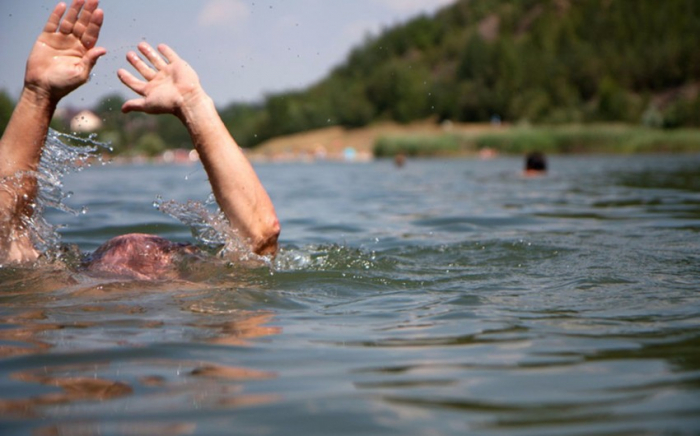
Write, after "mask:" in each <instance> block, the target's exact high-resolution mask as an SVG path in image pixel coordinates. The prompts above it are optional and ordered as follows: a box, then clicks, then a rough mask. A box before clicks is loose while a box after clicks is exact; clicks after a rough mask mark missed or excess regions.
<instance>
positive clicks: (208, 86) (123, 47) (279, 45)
mask: <svg viewBox="0 0 700 436" xmlns="http://www.w3.org/2000/svg"><path fill="white" fill-rule="evenodd" d="M69 2H70V0H68V3H69ZM453 2H454V0H197V1H195V0H102V1H101V2H100V7H101V8H102V9H103V10H104V12H105V21H104V25H103V26H102V32H101V33H100V40H99V41H98V45H100V46H102V47H105V48H106V49H107V54H106V55H105V56H104V57H102V58H101V59H100V60H99V61H98V64H97V66H96V67H95V69H94V70H93V77H92V79H91V80H90V82H89V83H87V84H86V85H84V86H82V87H81V88H80V89H78V90H77V91H75V92H73V93H72V94H71V95H69V96H68V97H67V98H65V99H64V101H63V102H62V105H67V106H72V107H77V108H84V107H86V108H89V107H92V106H94V105H95V103H97V102H98V101H100V99H102V98H104V97H105V96H107V95H109V94H114V93H119V94H121V95H122V96H124V97H125V98H131V97H133V96H134V95H133V93H131V91H129V90H128V89H126V88H125V87H124V85H122V84H121V82H119V80H118V79H117V77H116V71H117V69H119V68H131V67H130V66H128V64H127V63H126V60H125V58H126V53H127V52H128V51H129V50H135V48H136V44H138V43H139V42H140V41H142V40H145V41H148V42H149V43H151V44H152V45H154V46H155V45H156V44H158V43H166V44H168V45H170V46H171V47H173V48H174V49H175V51H177V52H178V54H179V55H180V56H181V57H182V58H184V59H185V60H187V61H188V62H189V63H190V64H191V65H192V66H193V67H194V68H195V70H196V71H197V72H198V74H199V77H200V81H201V82H202V85H203V87H204V89H205V90H206V91H207V92H208V93H209V95H210V96H211V97H212V98H213V99H214V102H215V103H216V104H217V106H220V107H221V106H225V105H227V104H229V103H232V102H255V101H262V100H263V99H264V97H265V96H266V95H268V94H271V93H277V92H281V91H287V90H292V89H303V88H305V87H307V86H309V85H311V84H313V83H315V82H317V81H319V80H321V79H322V78H324V77H325V76H326V75H327V74H328V73H329V72H330V71H331V69H332V68H333V67H335V66H337V65H340V64H341V63H342V62H343V61H344V60H345V59H346V58H347V55H348V53H349V52H350V50H351V49H352V48H353V47H356V46H358V45H360V44H362V42H363V41H364V40H365V38H367V36H369V35H372V36H376V35H378V34H379V33H380V32H381V30H382V29H385V28H388V27H391V26H394V25H396V24H400V23H403V22H406V21H407V20H409V19H410V18H412V17H415V16H417V15H419V14H422V13H426V14H432V13H434V12H435V11H437V10H438V9H440V8H442V7H444V6H446V5H448V4H451V3H453ZM56 3H57V1H56V0H21V1H20V0H0V47H1V48H0V89H4V90H5V91H7V92H9V93H10V95H11V96H12V97H13V98H15V99H16V98H17V97H18V96H19V93H20V91H21V87H22V81H23V77H24V66H25V62H26V58H27V55H28V54H29V51H30V49H31V47H32V45H33V43H34V41H35V39H36V37H37V35H38V34H39V32H40V31H41V29H42V28H43V26H44V24H45V22H46V20H47V18H48V17H49V15H50V13H51V11H52V10H53V7H54V6H55V5H56Z"/></svg>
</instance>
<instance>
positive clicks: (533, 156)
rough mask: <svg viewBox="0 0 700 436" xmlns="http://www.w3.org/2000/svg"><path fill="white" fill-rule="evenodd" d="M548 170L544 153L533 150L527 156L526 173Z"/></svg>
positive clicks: (538, 172) (539, 172)
mask: <svg viewBox="0 0 700 436" xmlns="http://www.w3.org/2000/svg"><path fill="white" fill-rule="evenodd" d="M546 171H547V158H546V157H545V155H544V153H540V152H539V151H533V152H532V153H528V155H527V156H525V174H541V173H544V172H546Z"/></svg>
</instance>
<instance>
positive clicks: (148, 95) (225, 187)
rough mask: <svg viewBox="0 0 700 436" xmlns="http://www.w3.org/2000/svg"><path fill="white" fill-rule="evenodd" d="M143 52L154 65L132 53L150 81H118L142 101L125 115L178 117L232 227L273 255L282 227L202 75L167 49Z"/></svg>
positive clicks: (144, 47) (130, 104)
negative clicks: (205, 85) (136, 113)
mask: <svg viewBox="0 0 700 436" xmlns="http://www.w3.org/2000/svg"><path fill="white" fill-rule="evenodd" d="M138 48H139V51H140V52H141V53H142V54H143V55H144V56H145V57H146V59H147V60H148V62H149V63H150V65H148V64H146V63H145V62H144V61H143V60H142V59H141V58H140V57H139V56H138V55H137V54H136V53H134V52H130V53H128V54H127V60H128V61H129V63H130V64H131V65H133V67H134V68H135V69H136V71H138V73H139V74H140V75H141V76H142V77H143V78H144V79H145V80H140V79H137V78H136V77H134V76H133V75H132V74H131V73H129V72H128V71H126V70H123V69H120V70H119V71H118V75H119V79H120V80H121V81H122V82H123V83H124V84H125V85H126V86H128V87H129V88H131V89H132V90H133V91H135V92H136V93H137V94H139V95H140V96H141V98H137V99H134V100H129V101H127V102H126V103H124V106H123V107H122V110H123V111H124V112H130V111H141V112H146V113H151V114H164V113H170V114H174V115H175V116H177V117H178V118H179V119H180V120H181V121H182V122H183V123H184V125H185V126H186V127H187V130H188V131H189V133H190V136H191V137H192V142H193V143H194V146H195V148H196V150H197V152H198V153H199V156H200V159H201V160H202V164H203V165H204V169H205V170H206V172H207V175H208V176H209V182H210V183H211V187H212V191H213V192H214V196H215V197H216V201H217V202H218V204H219V207H221V209H222V210H223V212H224V215H225V216H226V218H227V219H228V221H229V223H230V224H231V226H232V227H233V228H234V229H236V230H238V231H239V232H240V234H241V236H242V237H243V238H244V239H245V240H247V241H248V242H249V244H250V246H251V249H252V250H253V251H254V252H255V253H258V254H262V255H267V254H273V255H274V254H275V253H276V252H277V238H278V236H279V232H280V226H279V222H278V220H277V215H276V214H275V209H274V206H273V205H272V201H271V200H270V197H269V196H268V194H267V191H265V188H264V187H263V186H262V184H261V183H260V180H259V179H258V176H257V175H256V174H255V171H254V170H253V167H252V166H251V164H250V162H248V159H247V158H246V157H245V156H244V155H243V152H242V151H241V149H240V148H239V147H238V144H236V141H235V140H234V139H233V138H232V137H231V135H230V133H229V132H228V130H227V129H226V127H225V126H224V123H223V122H222V121H221V118H220V117H219V114H218V112H217V111H216V108H215V106H214V103H213V101H212V100H211V98H210V97H209V96H208V95H207V94H206V93H205V92H204V90H203V89H202V86H201V85H200V83H199V78H198V76H197V73H196V72H195V71H194V70H193V69H192V68H191V67H190V66H189V65H188V64H187V63H186V62H185V61H184V60H182V59H181V58H180V57H179V56H178V55H177V54H176V53H175V52H174V51H173V50H172V49H171V48H170V47H168V46H166V45H164V44H161V45H159V46H158V51H159V52H160V54H159V53H157V52H156V51H155V50H154V49H153V47H151V46H150V45H148V44H147V43H145V42H144V43H140V44H139V46H138Z"/></svg>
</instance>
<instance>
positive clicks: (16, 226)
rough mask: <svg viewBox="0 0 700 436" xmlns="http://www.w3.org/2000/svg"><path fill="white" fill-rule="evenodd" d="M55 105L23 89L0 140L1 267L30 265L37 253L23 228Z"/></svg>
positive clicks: (26, 220)
mask: <svg viewBox="0 0 700 436" xmlns="http://www.w3.org/2000/svg"><path fill="white" fill-rule="evenodd" d="M55 108H56V105H55V103H54V102H52V101H50V100H49V99H48V98H46V96H44V95H42V94H40V93H37V92H35V91H33V90H31V89H27V88H25V89H24V90H23V91H22V95H21V96H20V98H19V101H18V102H17V106H15V110H14V111H13V112H12V117H11V118H10V122H9V123H8V124H7V127H6V128H5V132H4V133H3V136H2V138H0V263H4V262H8V261H9V262H26V261H33V260H35V259H36V258H37V257H38V253H37V252H36V250H35V249H34V248H33V247H32V243H31V240H30V237H29V233H28V231H27V229H26V228H25V226H26V223H27V222H28V219H29V218H31V216H32V214H33V212H34V208H33V206H32V205H33V203H34V199H35V197H36V191H37V180H36V177H35V176H33V175H31V174H30V173H25V174H23V172H31V171H35V170H36V169H37V168H38V167H39V161H40V160H41V150H42V147H43V145H44V142H45V141H46V134H47V132H48V128H49V123H50V122H51V117H52V116H53V113H54V110H55Z"/></svg>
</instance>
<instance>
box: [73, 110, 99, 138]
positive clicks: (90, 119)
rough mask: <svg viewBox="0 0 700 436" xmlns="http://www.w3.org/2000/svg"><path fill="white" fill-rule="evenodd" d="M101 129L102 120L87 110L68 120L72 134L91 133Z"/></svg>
mask: <svg viewBox="0 0 700 436" xmlns="http://www.w3.org/2000/svg"><path fill="white" fill-rule="evenodd" d="M100 127H102V120H101V119H100V117H98V116H97V115H95V114H94V113H93V112H91V111H89V110H84V111H81V112H78V114H77V115H75V116H74V117H73V118H72V119H71V120H70V129H71V131H73V132H79V133H91V132H94V131H95V130H98V129H99V128H100Z"/></svg>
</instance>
